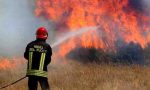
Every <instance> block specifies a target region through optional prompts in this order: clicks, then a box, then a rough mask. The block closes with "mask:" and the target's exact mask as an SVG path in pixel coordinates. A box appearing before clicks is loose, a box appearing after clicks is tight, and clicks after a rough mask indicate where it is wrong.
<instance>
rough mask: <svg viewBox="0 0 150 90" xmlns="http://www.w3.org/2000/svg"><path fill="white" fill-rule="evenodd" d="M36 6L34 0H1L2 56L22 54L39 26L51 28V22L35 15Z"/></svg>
mask: <svg viewBox="0 0 150 90" xmlns="http://www.w3.org/2000/svg"><path fill="white" fill-rule="evenodd" d="M34 8H35V5H34V0H0V57H3V56H13V55H19V56H20V55H21V56H22V55H23V52H24V49H25V47H26V45H27V43H29V42H30V41H33V40H34V39H35V32H36V29H37V28H38V27H40V26H45V27H46V28H47V29H50V28H51V23H50V22H48V21H44V20H42V19H40V18H38V17H36V16H35V15H34ZM49 31H50V32H51V34H54V32H53V31H52V30H49ZM51 36H52V35H51Z"/></svg>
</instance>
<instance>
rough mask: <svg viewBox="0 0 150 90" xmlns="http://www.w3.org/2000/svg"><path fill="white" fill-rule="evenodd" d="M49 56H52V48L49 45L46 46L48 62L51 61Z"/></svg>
mask: <svg viewBox="0 0 150 90" xmlns="http://www.w3.org/2000/svg"><path fill="white" fill-rule="evenodd" d="M51 56H52V48H51V47H50V46H49V47H48V58H49V59H48V60H49V61H48V64H49V63H50V62H51Z"/></svg>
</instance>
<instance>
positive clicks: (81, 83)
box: [0, 61, 150, 90]
mask: <svg viewBox="0 0 150 90" xmlns="http://www.w3.org/2000/svg"><path fill="white" fill-rule="evenodd" d="M25 72H26V63H23V64H22V65H17V66H15V67H11V68H9V69H8V68H7V69H0V86H3V85H6V84H8V83H10V82H13V81H15V80H17V79H19V78H21V77H23V76H24V75H25ZM48 78H49V83H50V86H51V90H150V68H149V67H146V66H143V67H140V66H126V65H117V66H116V65H97V64H94V63H91V64H81V63H79V62H75V61H69V62H67V63H53V62H52V63H51V64H50V65H49V77H48ZM3 90H27V78H26V79H24V80H22V81H20V82H19V83H17V84H15V85H12V86H9V87H7V88H5V89H3ZM38 90H40V89H38Z"/></svg>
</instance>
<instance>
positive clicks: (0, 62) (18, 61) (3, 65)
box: [0, 58, 25, 70]
mask: <svg viewBox="0 0 150 90" xmlns="http://www.w3.org/2000/svg"><path fill="white" fill-rule="evenodd" d="M24 64H25V60H22V58H11V59H8V58H0V70H1V69H3V70H9V69H14V68H16V67H17V66H18V65H24Z"/></svg>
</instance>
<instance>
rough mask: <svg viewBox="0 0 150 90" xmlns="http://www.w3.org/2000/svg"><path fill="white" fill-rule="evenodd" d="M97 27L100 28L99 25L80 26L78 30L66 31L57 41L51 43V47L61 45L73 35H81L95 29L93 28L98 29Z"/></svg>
mask: <svg viewBox="0 0 150 90" xmlns="http://www.w3.org/2000/svg"><path fill="white" fill-rule="evenodd" d="M97 29H98V26H91V27H83V28H80V29H77V30H73V31H72V32H66V33H65V34H63V35H61V36H60V37H58V38H57V40H56V42H54V43H53V44H52V45H51V47H52V48H54V47H56V46H58V45H60V44H61V43H63V42H65V41H66V40H68V39H70V38H71V37H75V36H78V35H81V34H83V33H85V32H88V31H93V30H97Z"/></svg>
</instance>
